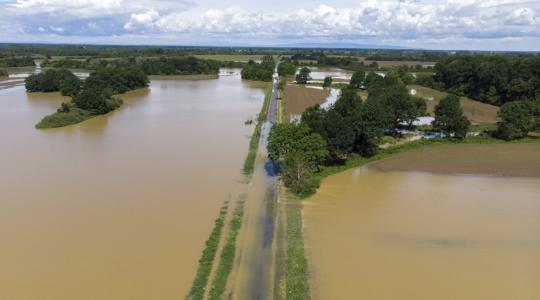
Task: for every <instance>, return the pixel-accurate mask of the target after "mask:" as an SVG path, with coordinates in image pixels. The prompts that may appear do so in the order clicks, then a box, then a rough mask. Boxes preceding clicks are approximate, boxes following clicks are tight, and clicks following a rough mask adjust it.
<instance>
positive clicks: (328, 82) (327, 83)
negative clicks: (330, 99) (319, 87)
mask: <svg viewBox="0 0 540 300" xmlns="http://www.w3.org/2000/svg"><path fill="white" fill-rule="evenodd" d="M331 86H332V77H331V76H326V77H325V78H324V83H323V87H331Z"/></svg>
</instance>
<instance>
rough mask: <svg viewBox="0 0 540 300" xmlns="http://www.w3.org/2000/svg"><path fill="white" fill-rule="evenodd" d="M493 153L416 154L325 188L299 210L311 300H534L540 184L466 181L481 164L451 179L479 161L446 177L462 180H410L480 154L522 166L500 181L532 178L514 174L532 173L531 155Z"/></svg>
mask: <svg viewBox="0 0 540 300" xmlns="http://www.w3.org/2000/svg"><path fill="white" fill-rule="evenodd" d="M460 146H467V145H460ZM500 146H501V145H474V146H471V147H479V148H477V149H472V148H467V149H457V148H453V149H452V148H446V147H441V148H430V149H429V150H430V151H432V152H437V151H439V152H440V153H431V152H429V153H427V154H425V156H423V153H424V152H423V151H427V150H428V149H426V150H418V151H416V152H410V153H405V154H403V156H402V157H400V156H396V157H395V158H391V159H389V160H388V161H383V162H381V163H380V164H381V165H382V166H380V167H379V166H377V164H375V165H374V166H372V167H365V168H358V169H353V170H349V171H347V172H343V173H340V174H337V175H334V176H331V177H329V178H327V179H326V180H325V181H324V182H323V184H322V186H321V188H320V189H319V191H318V192H317V194H316V195H314V196H313V197H311V198H310V199H308V200H306V201H305V202H304V218H305V238H306V251H307V254H308V259H309V260H310V269H311V272H312V277H313V282H312V285H311V286H312V289H313V292H314V298H315V299H351V295H355V297H354V298H357V299H382V300H384V299H501V300H503V299H524V300H525V299H526V300H532V299H539V298H540V198H539V197H538V195H540V178H538V177H500V176H492V175H472V174H479V173H490V172H492V171H493V170H492V169H487V171H486V169H485V168H482V164H483V161H482V160H480V161H479V162H478V165H477V166H476V167H475V168H474V169H464V168H462V170H460V169H459V166H460V165H461V166H467V165H468V164H471V163H472V164H474V162H475V157H478V156H479V155H476V156H475V157H471V158H470V160H469V161H468V163H467V162H466V161H467V160H466V159H463V158H461V159H458V163H457V166H453V169H451V170H449V172H452V173H470V175H449V174H444V173H443V172H442V171H443V170H442V169H438V170H430V169H425V168H423V167H421V168H419V169H418V170H423V171H437V172H439V173H440V174H435V173H426V172H418V171H415V170H417V169H415V167H414V166H416V165H420V166H422V165H423V164H424V165H425V164H429V161H430V159H433V160H436V159H441V160H442V161H443V162H441V163H439V165H443V164H444V161H445V162H446V165H447V166H448V165H452V164H453V163H452V160H451V159H450V158H449V157H447V156H445V155H448V153H453V154H454V155H455V156H460V155H461V156H463V155H466V154H467V153H469V154H470V153H473V152H478V153H482V154H483V155H484V156H486V155H487V156H489V157H490V159H491V163H492V164H497V163H498V162H499V161H501V165H502V166H503V167H502V168H506V167H504V166H505V164H508V161H509V160H510V159H513V161H514V163H515V164H516V165H518V166H520V167H518V168H516V169H515V170H513V171H512V172H513V173H510V174H500V175H519V176H529V175H530V176H538V174H532V173H526V172H524V171H523V168H524V165H523V164H522V162H523V161H527V160H530V161H531V163H530V164H529V166H528V168H529V169H535V168H538V160H537V158H535V157H534V155H535V153H536V155H537V153H538V151H539V150H540V149H539V146H538V145H508V146H510V147H514V148H512V149H507V148H505V147H502V148H500ZM505 146H506V145H505ZM521 146H524V147H523V149H517V148H519V147H521ZM532 147H536V149H531V148H532ZM490 148H491V149H490ZM516 151H517V152H516ZM511 152H514V155H513V156H512V155H508V153H511ZM516 153H520V154H519V155H517V154H516ZM392 159H395V160H396V161H392ZM423 159H425V162H423V163H420V162H421V161H422V160H423ZM406 161H410V163H405V162H406ZM484 161H487V159H485V160H484ZM441 168H442V167H441ZM383 169H384V170H385V171H381V170H383ZM395 169H397V170H402V171H400V172H399V171H393V170H395ZM495 174H497V173H495ZM497 175H499V174H497Z"/></svg>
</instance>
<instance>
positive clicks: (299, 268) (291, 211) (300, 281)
mask: <svg viewBox="0 0 540 300" xmlns="http://www.w3.org/2000/svg"><path fill="white" fill-rule="evenodd" d="M285 197H286V198H287V200H284V201H285V202H286V204H285V205H286V206H287V207H286V213H285V214H286V222H287V225H286V228H287V229H286V243H287V246H286V249H287V263H286V268H287V271H286V273H285V286H286V299H298V300H300V299H310V298H311V296H310V289H309V272H308V262H307V259H306V256H305V253H304V235H303V227H302V200H301V199H300V198H298V197H295V196H293V195H286V196H285Z"/></svg>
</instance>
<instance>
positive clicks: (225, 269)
mask: <svg viewBox="0 0 540 300" xmlns="http://www.w3.org/2000/svg"><path fill="white" fill-rule="evenodd" d="M245 198H246V195H241V196H240V197H239V199H238V201H237V202H236V205H235V208H234V211H233V213H232V217H231V221H230V223H229V232H228V234H227V239H226V241H225V245H223V249H222V250H221V255H220V260H219V266H218V268H217V270H216V274H215V277H214V280H213V281H212V289H211V290H210V293H209V294H208V299H210V300H219V299H221V297H222V295H223V293H224V292H225V288H226V286H227V279H228V278H229V274H230V273H231V271H232V268H233V263H234V257H235V254H236V239H237V237H238V233H239V232H240V228H241V227H242V219H243V218H244V203H245Z"/></svg>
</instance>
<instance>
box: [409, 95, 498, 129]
mask: <svg viewBox="0 0 540 300" xmlns="http://www.w3.org/2000/svg"><path fill="white" fill-rule="evenodd" d="M407 87H408V88H409V90H411V89H415V90H416V95H417V96H419V97H422V98H424V99H426V102H427V111H428V113H430V114H431V115H433V111H434V109H435V106H436V105H437V104H438V103H439V101H440V100H441V99H442V98H444V97H445V96H446V95H448V93H445V92H441V91H437V90H434V89H431V88H427V87H423V86H419V85H409V86H407ZM461 107H462V108H463V111H464V112H465V115H466V116H467V118H468V119H469V120H470V121H471V122H472V123H474V124H495V123H497V112H498V111H499V108H498V107H497V106H494V105H491V104H487V103H482V102H480V101H475V100H472V99H470V98H467V97H461Z"/></svg>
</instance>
